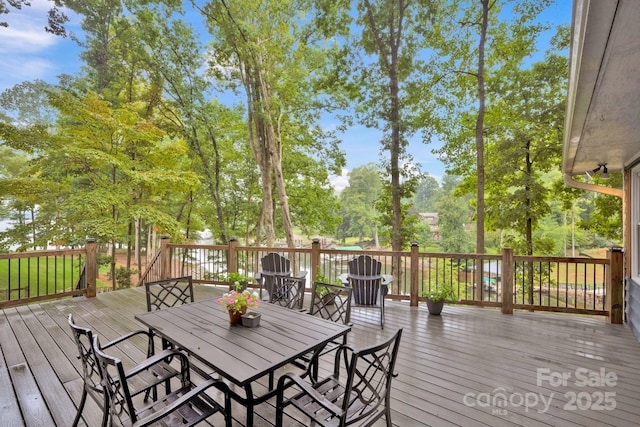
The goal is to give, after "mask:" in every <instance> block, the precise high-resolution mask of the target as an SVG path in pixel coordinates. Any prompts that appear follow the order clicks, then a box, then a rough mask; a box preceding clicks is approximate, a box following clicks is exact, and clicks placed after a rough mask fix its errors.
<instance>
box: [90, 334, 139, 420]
mask: <svg viewBox="0 0 640 427" xmlns="http://www.w3.org/2000/svg"><path fill="white" fill-rule="evenodd" d="M92 345H93V352H94V353H95V355H96V360H97V362H98V367H99V369H100V373H101V375H102V387H103V389H104V393H105V398H106V399H107V400H108V402H109V405H108V406H109V415H110V418H111V425H112V426H116V425H117V426H126V425H131V424H132V423H134V422H135V421H136V416H137V415H136V410H135V406H134V405H133V399H132V397H131V391H130V389H129V383H128V381H127V376H126V374H125V370H124V367H123V365H122V362H121V361H120V359H118V358H116V357H113V356H109V355H108V354H106V353H104V352H103V351H102V349H101V348H100V341H99V339H98V337H97V336H94V337H93V343H92Z"/></svg>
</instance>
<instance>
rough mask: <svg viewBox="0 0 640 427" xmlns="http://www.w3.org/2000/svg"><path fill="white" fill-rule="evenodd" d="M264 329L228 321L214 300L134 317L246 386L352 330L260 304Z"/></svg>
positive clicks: (301, 313)
mask: <svg viewBox="0 0 640 427" xmlns="http://www.w3.org/2000/svg"><path fill="white" fill-rule="evenodd" d="M251 311H257V312H259V313H260V315H261V319H260V325H259V326H258V327H255V328H247V327H243V326H240V325H231V324H230V323H229V314H228V313H227V311H226V310H225V309H224V308H223V307H221V306H220V305H219V304H218V303H217V300H216V299H211V300H206V301H200V302H195V303H191V304H185V305H181V306H176V307H171V308H167V309H163V310H157V311H151V312H148V313H143V314H138V315H136V316H135V317H136V319H137V320H138V321H140V322H141V323H143V324H144V325H146V326H148V327H149V328H151V329H152V330H154V331H155V332H156V333H157V334H158V335H160V336H162V337H164V338H166V339H168V340H169V341H171V342H173V343H174V344H175V345H177V346H178V347H180V348H183V349H185V350H186V351H188V352H189V353H190V354H191V355H192V356H193V357H195V358H197V359H199V360H200V361H202V362H203V363H205V364H206V365H208V366H210V367H211V368H212V369H214V370H215V371H216V372H218V373H219V374H220V375H222V376H223V377H225V378H227V379H228V380H230V381H233V382H234V383H236V384H238V385H240V386H244V385H247V384H249V383H251V382H252V381H254V380H256V379H257V378H260V377H261V376H263V375H265V374H266V373H270V372H273V371H275V370H276V369H277V368H279V367H281V366H284V365H286V364H287V363H289V362H291V361H293V360H295V359H296V358H298V357H300V356H302V355H304V354H306V353H308V352H309V351H313V350H315V349H317V348H319V347H322V346H324V345H325V344H326V343H327V342H329V341H332V340H334V339H336V338H338V337H340V336H341V335H344V334H346V333H347V332H349V330H350V327H349V326H347V325H343V324H340V323H335V322H331V321H327V320H324V319H321V318H318V317H315V316H311V315H309V314H307V313H304V312H299V311H296V310H291V309H287V308H284V307H279V306H276V305H273V304H269V303H262V304H261V305H260V307H259V308H257V309H252V310H251Z"/></svg>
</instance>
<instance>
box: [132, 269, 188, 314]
mask: <svg viewBox="0 0 640 427" xmlns="http://www.w3.org/2000/svg"><path fill="white" fill-rule="evenodd" d="M144 286H145V290H146V294H147V311H155V310H160V309H162V308H167V307H173V306H175V305H182V304H187V303H190V302H193V301H194V298H193V281H192V279H191V276H184V277H175V278H172V279H165V280H157V281H155V282H147V283H145V284H144Z"/></svg>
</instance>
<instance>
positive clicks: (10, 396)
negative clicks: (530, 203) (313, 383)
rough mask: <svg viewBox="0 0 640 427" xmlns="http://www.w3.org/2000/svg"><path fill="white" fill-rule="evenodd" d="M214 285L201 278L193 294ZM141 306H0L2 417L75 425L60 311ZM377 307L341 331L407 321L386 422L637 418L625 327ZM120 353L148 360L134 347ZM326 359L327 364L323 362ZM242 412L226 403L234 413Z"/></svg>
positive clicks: (125, 315)
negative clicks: (381, 311) (204, 283)
mask: <svg viewBox="0 0 640 427" xmlns="http://www.w3.org/2000/svg"><path fill="white" fill-rule="evenodd" d="M221 292H222V291H221V290H220V289H216V288H211V287H205V286H200V285H198V286H196V299H198V300H200V299H204V298H211V297H214V296H216V295H218V294H220V293H221ZM145 310H146V306H145V298H144V290H143V289H142V288H135V289H129V290H124V291H118V292H111V293H106V294H101V295H99V296H98V297H96V298H91V299H87V298H85V297H79V298H71V299H65V300H59V301H53V302H47V303H42V304H33V305H29V306H22V307H17V308H10V309H6V310H3V311H0V408H2V422H0V424H1V425H6V426H14V425H15V426H20V425H26V426H52V425H57V426H67V425H70V424H71V421H72V420H73V417H74V416H75V413H76V405H77V404H78V402H79V400H80V395H81V391H82V383H81V379H80V373H79V370H80V369H81V368H80V364H79V361H78V360H77V358H76V348H75V344H74V343H73V341H72V338H71V336H70V331H69V330H68V329H69V328H68V325H67V319H66V316H67V314H68V313H73V314H74V318H75V319H76V321H77V322H78V323H79V324H85V325H90V326H91V327H92V328H94V329H95V330H96V331H97V332H98V334H99V335H100V336H101V337H104V338H105V339H112V338H115V337H116V336H119V335H121V334H123V333H125V332H127V331H129V330H133V329H140V328H141V325H140V324H138V323H137V322H136V321H135V320H134V317H133V316H134V315H135V314H136V313H141V312H144V311H145ZM378 316H379V312H378V311H375V310H371V311H370V312H367V311H366V310H364V309H354V312H353V313H352V321H353V322H354V328H353V331H352V332H351V334H350V335H349V340H350V343H351V344H352V345H355V346H358V345H367V344H370V343H373V342H375V341H378V340H380V339H381V338H382V337H385V336H387V335H388V334H391V333H392V332H393V331H395V329H396V328H399V327H402V328H404V333H403V337H402V344H401V349H400V353H399V356H398V362H397V365H396V368H397V372H398V373H399V375H398V377H397V378H395V379H394V383H393V393H392V421H393V424H394V425H397V426H409V425H428V426H484V425H486V426H526V427H530V426H549V425H561V426H592V425H598V426H606V425H611V426H635V425H637V424H638V420H640V401H639V400H638V399H637V396H638V395H640V343H639V342H638V341H637V340H636V338H635V337H634V336H633V334H632V333H631V332H630V330H629V328H628V327H626V326H625V325H609V324H607V323H606V320H605V319H604V318H602V317H586V316H574V315H566V314H565V315H563V314H553V313H531V312H516V313H515V314H514V315H512V316H509V315H502V314H501V313H500V312H499V311H498V310H493V309H486V308H485V309H481V308H473V307H462V306H447V307H445V309H444V311H443V314H442V316H429V314H428V312H427V310H426V307H425V306H424V305H421V306H420V307H417V308H415V307H414V308H410V307H409V305H408V303H406V302H405V303H400V302H391V301H389V302H388V303H387V307H386V322H385V330H384V331H382V330H380V328H379V327H378V326H377V322H378ZM127 355H128V356H129V357H131V359H133V360H136V359H137V360H140V359H142V358H143V357H144V355H143V352H142V350H141V349H139V348H133V349H130V351H128V353H127ZM322 368H323V369H328V368H329V363H328V361H325V362H324V363H323V364H322ZM321 375H322V372H321ZM274 412H275V411H274V409H273V407H272V406H271V404H270V403H266V404H263V405H259V407H258V408H256V413H257V415H258V420H257V422H256V425H270V422H272V421H273V420H274V418H275V414H274ZM241 413H242V410H236V409H235V408H234V416H236V414H241ZM85 414H86V422H87V425H90V426H93V425H97V424H99V422H100V409H99V408H98V406H97V405H95V404H94V403H93V402H92V401H91V402H90V401H88V402H87V408H86V409H85ZM289 421H290V424H291V425H304V424H301V423H296V422H295V421H294V420H289ZM237 422H238V425H242V419H239V420H237ZM303 423H304V421H303ZM214 424H215V421H214ZM376 425H384V421H383V422H381V423H379V424H376Z"/></svg>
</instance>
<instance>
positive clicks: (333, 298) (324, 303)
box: [302, 282, 353, 381]
mask: <svg viewBox="0 0 640 427" xmlns="http://www.w3.org/2000/svg"><path fill="white" fill-rule="evenodd" d="M352 293H353V289H351V288H350V287H348V286H341V285H334V284H330V283H322V282H314V283H313V287H312V288H311V303H310V305H309V314H310V315H312V316H318V317H321V318H323V319H326V320H331V321H332V322H338V323H342V324H345V325H349V326H351V321H350V320H351V298H352ZM346 344H347V335H343V336H342V339H341V340H338V341H331V342H330V343H328V344H327V345H326V346H325V347H324V348H323V349H322V350H320V351H319V352H318V353H317V354H315V355H307V356H305V357H303V358H302V359H303V360H304V361H306V362H307V363H309V374H310V375H311V378H312V381H316V380H317V379H318V358H319V357H320V356H324V355H326V354H328V353H330V352H332V351H334V350H336V349H337V348H338V347H340V346H341V345H346ZM345 363H346V361H345Z"/></svg>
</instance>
